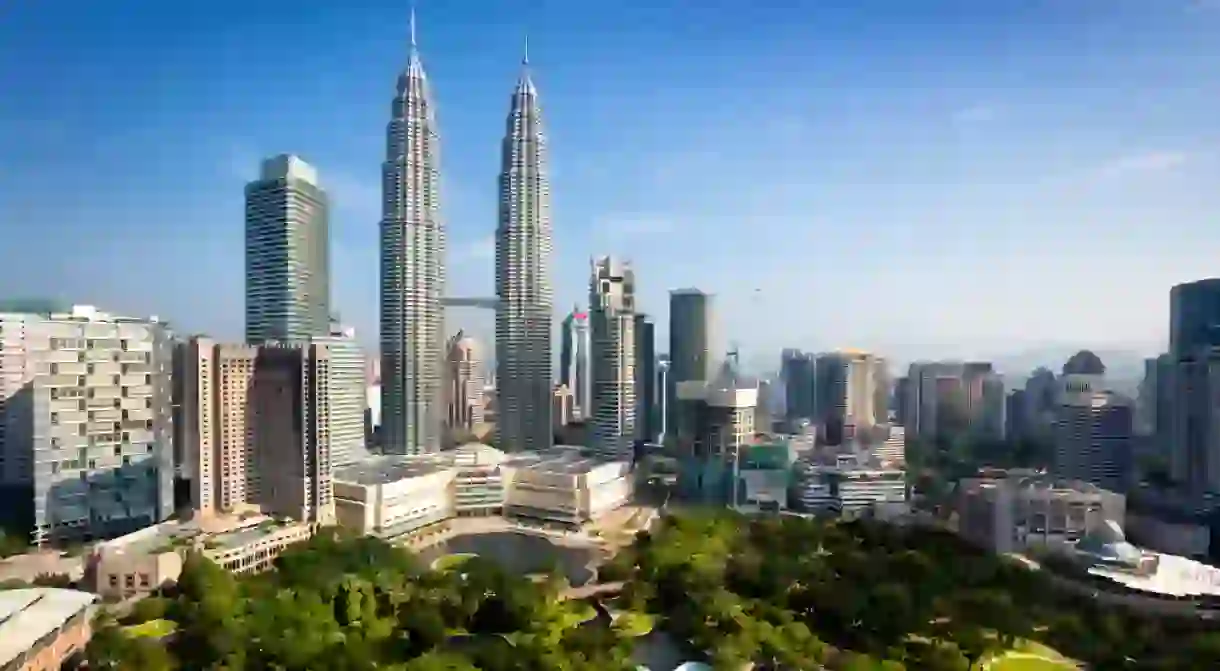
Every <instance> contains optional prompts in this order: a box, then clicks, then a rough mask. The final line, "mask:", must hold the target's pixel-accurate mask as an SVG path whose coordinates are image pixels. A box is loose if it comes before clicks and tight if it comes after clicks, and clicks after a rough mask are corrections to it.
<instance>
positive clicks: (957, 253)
mask: <svg viewBox="0 0 1220 671" xmlns="http://www.w3.org/2000/svg"><path fill="white" fill-rule="evenodd" d="M4 4H5V6H4V8H3V9H2V10H0V227H3V231H4V238H3V240H4V244H3V246H0V287H2V288H3V289H2V293H4V294H7V295H18V296H31V295H50V296H57V297H62V298H65V299H69V300H73V301H76V302H92V303H96V304H98V305H101V306H105V307H107V308H109V309H113V310H118V311H124V312H128V313H137V314H147V313H155V314H158V315H161V316H163V317H165V318H168V319H171V320H172V321H173V322H174V323H175V324H176V325H177V326H179V327H180V329H182V330H186V331H207V332H210V333H212V334H214V335H217V336H220V337H234V338H236V337H239V335H240V333H241V320H242V270H241V267H242V225H243V224H242V185H243V183H244V181H246V180H248V179H249V178H251V177H252V176H253V175H254V174H255V171H256V170H257V163H258V160H259V158H261V157H263V156H265V155H271V154H275V153H280V152H293V153H297V154H300V155H301V156H303V157H304V158H305V159H306V160H308V161H310V162H311V163H313V164H315V165H316V166H317V167H318V169H319V171H320V172H321V176H322V180H323V182H324V185H325V186H326V187H327V188H328V190H329V191H330V193H331V195H332V198H333V200H334V214H333V222H334V223H333V239H332V247H333V251H332V277H333V293H334V296H333V300H334V303H335V306H336V308H337V309H338V310H339V311H340V312H341V313H342V315H343V316H344V318H345V321H348V322H351V323H352V324H353V325H355V326H356V327H357V328H358V329H359V330H360V331H361V332H362V334H363V335H364V336H365V338H367V339H368V340H369V341H370V342H371V341H373V340H375V333H376V307H375V306H376V293H377V288H376V287H377V285H376V276H375V273H376V265H377V263H376V258H377V257H376V244H377V219H378V198H379V195H378V170H379V163H380V161H381V159H382V155H381V154H382V151H383V149H382V145H383V132H384V124H385V122H386V120H387V115H388V113H389V100H390V96H391V95H392V93H393V86H394V80H395V77H396V74H397V72H398V70H399V69H400V68H401V67H402V66H403V64H404V63H405V59H406V52H407V35H408V29H407V17H408V4H407V2H406V1H405V0H399V1H397V2H383V1H381V0H363V1H358V2H349V3H332V2H312V3H302V2H299V1H298V2H286V1H284V0H259V1H258V2H241V3H239V2H234V1H232V0H213V1H211V2H206V3H205V2H176V3H170V2H149V1H147V0H144V1H140V2H137V1H136V0H111V1H110V2H91V1H87V0H45V1H40V2H35V1H30V0H18V1H16V2H8V3H4ZM418 16H419V40H420V48H421V50H422V53H423V56H424V59H425V65H426V67H427V69H428V73H429V76H430V77H431V80H432V85H433V91H434V94H435V95H436V97H437V103H438V107H439V120H440V125H441V134H442V142H443V149H444V153H443V156H442V178H443V183H444V191H445V200H444V206H443V207H444V218H445V220H446V222H447V225H448V230H449V241H450V248H449V268H450V272H449V282H450V287H451V290H450V293H451V294H454V295H458V294H461V295H471V294H490V293H491V291H492V288H491V264H492V261H491V256H490V249H491V248H490V244H489V241H490V235H491V234H492V232H493V230H494V226H495V210H496V205H495V193H494V188H495V173H496V169H497V160H498V151H499V146H498V144H499V138H500V136H501V134H502V133H503V127H504V114H505V112H506V111H507V105H508V96H509V93H510V91H511V87H512V85H513V82H514V80H515V77H516V74H517V70H518V61H519V59H520V54H521V44H522V38H523V35H524V33H525V32H526V31H527V30H528V32H529V35H530V52H531V54H530V55H531V61H532V63H533V64H534V70H535V80H536V82H537V84H538V86H539V89H540V94H541V96H542V103H543V110H544V114H545V117H546V122H547V126H548V131H549V136H550V141H551V168H552V175H553V179H552V190H553V194H554V207H553V220H554V225H555V236H556V251H557V261H556V265H555V268H554V278H555V282H556V285H557V305H556V310H557V313H561V311H562V310H564V309H565V308H566V307H567V306H569V305H571V304H572V303H574V302H576V301H583V300H584V297H585V295H586V282H587V273H588V259H589V257H590V256H591V255H594V254H603V253H615V254H620V255H622V256H625V257H627V258H629V259H631V260H632V261H633V263H634V265H635V267H636V272H637V277H638V282H639V285H640V288H641V293H642V303H643V306H644V308H645V309H646V310H648V311H650V312H652V313H654V314H656V315H658V316H659V317H660V321H661V322H662V323H663V322H664V320H665V319H666V295H667V292H668V290H669V289H672V288H677V287H684V286H698V287H701V288H705V289H708V290H711V291H715V292H717V293H719V294H720V296H721V300H722V307H723V311H722V312H723V328H724V331H725V333H726V334H727V335H728V337H730V338H732V339H735V340H737V341H739V342H740V344H741V347H742V349H743V350H744V351H746V352H748V353H749V354H750V355H751V356H752V357H755V358H757V357H762V356H765V357H766V358H767V359H768V360H770V359H772V358H774V357H777V355H778V349H779V348H780V347H783V346H801V347H808V348H831V347H840V346H842V347H847V346H851V347H866V348H874V349H877V350H879V351H881V352H885V353H890V354H892V355H893V356H895V357H896V358H899V359H901V358H907V357H911V356H917V355H922V354H930V353H934V354H939V353H944V352H947V351H953V350H956V351H958V352H959V353H961V354H963V355H972V354H980V353H995V352H1003V351H1011V350H1014V349H1022V348H1025V347H1032V346H1036V345H1041V344H1045V343H1048V342H1061V343H1064V342H1066V343H1080V344H1088V345H1092V346H1095V347H1115V346H1119V347H1135V348H1141V349H1148V350H1151V349H1152V348H1155V347H1157V346H1159V345H1158V343H1160V342H1161V341H1163V339H1164V337H1165V332H1166V323H1167V321H1168V315H1167V295H1168V289H1169V286H1170V285H1171V284H1173V283H1176V282H1179V281H1185V280H1191V279H1196V278H1201V277H1206V276H1213V275H1216V274H1218V273H1220V225H1218V224H1220V221H1218V218H1220V214H1218V213H1220V190H1218V189H1217V188H1216V185H1217V183H1218V178H1220V126H1218V125H1217V121H1216V120H1217V119H1220V89H1218V87H1217V84H1220V77H1218V75H1220V2H1211V1H1207V0H1041V1H1037V2H1030V1H1029V0H987V1H986V2H979V1H978V0H854V1H853V2H846V1H844V2H830V1H829V0H826V1H823V2H814V1H812V0H810V1H809V2H778V1H777V0H770V1H769V0H704V1H702V2H694V1H692V0H686V1H681V0H618V1H616V2H602V3H593V2H572V1H571V0H566V1H560V0H522V1H521V2H508V1H507V0H502V1H493V0H462V1H461V2H443V3H442V2H433V1H432V0H421V2H420V3H419V5H418ZM557 316H558V314H557ZM489 321H490V320H489V318H488V317H487V316H486V315H479V314H472V313H470V312H467V311H456V312H453V313H452V314H451V315H450V322H451V325H452V326H454V327H457V326H468V327H470V328H472V329H473V330H475V331H476V332H485V330H486V328H487V325H488V324H489ZM661 331H662V334H663V333H664V326H662V329H661Z"/></svg>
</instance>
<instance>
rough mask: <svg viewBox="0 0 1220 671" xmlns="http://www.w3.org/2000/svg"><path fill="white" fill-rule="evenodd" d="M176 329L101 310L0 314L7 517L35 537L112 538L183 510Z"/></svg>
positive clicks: (0, 477)
mask: <svg viewBox="0 0 1220 671" xmlns="http://www.w3.org/2000/svg"><path fill="white" fill-rule="evenodd" d="M170 338H171V336H170V333H169V330H168V327H167V326H166V325H165V324H163V323H160V322H158V320H157V319H156V318H155V317H152V318H149V319H132V318H126V317H119V316H115V315H109V314H106V313H104V312H100V311H98V310H97V309H96V308H93V307H90V306H75V307H73V308H71V310H68V311H62V312H59V311H53V310H48V311H46V312H40V313H34V312H22V313H17V312H0V485H2V486H3V487H2V491H3V497H4V500H3V502H2V503H0V515H7V516H8V517H11V518H13V519H11V520H9V521H10V522H12V523H14V524H16V525H18V526H20V527H22V528H26V529H29V531H30V540H31V541H32V542H34V543H36V544H39V545H41V544H44V543H47V542H51V541H60V540H90V539H96V538H106V537H113V536H115V535H119V534H122V533H126V532H130V531H132V530H134V529H139V528H141V527H145V526H148V525H150V524H155V523H157V522H159V521H161V520H163V519H165V518H166V517H168V516H169V515H170V513H171V512H172V508H173V476H174V464H173V444H172V436H173V413H172V409H171V403H172V399H171V396H172V388H171V377H172V375H171V374H172V363H173V361H172V356H173V348H172V344H171V341H170Z"/></svg>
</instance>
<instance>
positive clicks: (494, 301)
mask: <svg viewBox="0 0 1220 671" xmlns="http://www.w3.org/2000/svg"><path fill="white" fill-rule="evenodd" d="M444 303H445V307H447V308H477V309H480V310H495V309H496V307H498V306H499V305H500V299H499V298H495V297H491V298H479V297H474V298H471V297H460V298H446V299H444Z"/></svg>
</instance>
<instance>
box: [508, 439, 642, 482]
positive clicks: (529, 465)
mask: <svg viewBox="0 0 1220 671" xmlns="http://www.w3.org/2000/svg"><path fill="white" fill-rule="evenodd" d="M508 457H509V460H508V462H507V463H506V465H507V466H511V467H513V468H518V469H527V470H531V471H536V472H539V473H555V474H559V475H583V474H585V473H588V472H590V471H592V470H593V469H595V468H597V467H598V466H604V465H606V464H613V463H622V462H623V460H622V459H617V458H615V457H608V456H601V455H596V454H589V453H586V452H584V450H583V448H580V447H577V446H574V445H556V446H555V447H553V448H551V449H549V450H543V451H541V452H520V453H514V454H511V455H508Z"/></svg>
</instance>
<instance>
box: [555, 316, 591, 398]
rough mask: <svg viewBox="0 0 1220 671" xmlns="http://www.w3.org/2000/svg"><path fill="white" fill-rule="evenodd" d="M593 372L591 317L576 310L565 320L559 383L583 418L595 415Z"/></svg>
mask: <svg viewBox="0 0 1220 671" xmlns="http://www.w3.org/2000/svg"><path fill="white" fill-rule="evenodd" d="M592 368H593V359H592V358H591V357H590V352H589V314H588V313H587V312H584V311H582V310H581V309H580V308H579V307H575V306H574V307H573V308H572V311H571V312H570V313H568V316H567V317H565V318H564V320H563V328H562V330H561V331H560V346H559V383H560V384H562V385H564V386H566V387H567V388H568V391H569V392H571V394H572V400H573V405H574V406H575V408H574V410H575V413H574V414H578V415H579V416H580V417H581V418H585V417H587V416H588V415H589V414H590V413H591V412H592V411H593V385H592V372H593V371H592Z"/></svg>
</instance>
